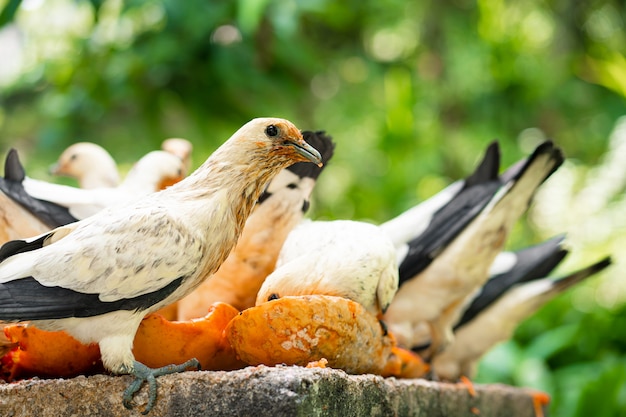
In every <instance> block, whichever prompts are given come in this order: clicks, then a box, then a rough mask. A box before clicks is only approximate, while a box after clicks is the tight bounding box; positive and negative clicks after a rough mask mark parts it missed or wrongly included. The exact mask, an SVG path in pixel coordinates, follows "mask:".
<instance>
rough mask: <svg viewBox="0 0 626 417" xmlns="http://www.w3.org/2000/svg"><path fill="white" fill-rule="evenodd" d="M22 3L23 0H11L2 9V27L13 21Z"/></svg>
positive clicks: (0, 18)
mask: <svg viewBox="0 0 626 417" xmlns="http://www.w3.org/2000/svg"><path fill="white" fill-rule="evenodd" d="M21 3H22V0H9V2H8V3H7V4H6V6H4V8H3V9H2V12H0V28H1V27H3V26H5V25H7V24H9V23H11V22H12V21H13V18H14V17H15V13H17V9H19V7H20V4H21Z"/></svg>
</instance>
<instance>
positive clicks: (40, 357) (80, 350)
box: [0, 303, 246, 381]
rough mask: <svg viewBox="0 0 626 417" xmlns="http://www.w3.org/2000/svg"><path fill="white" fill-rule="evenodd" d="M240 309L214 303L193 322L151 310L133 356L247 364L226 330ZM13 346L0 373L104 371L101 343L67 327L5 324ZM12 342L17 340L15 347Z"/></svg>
mask: <svg viewBox="0 0 626 417" xmlns="http://www.w3.org/2000/svg"><path fill="white" fill-rule="evenodd" d="M238 313H239V311H238V310H237V309H235V308H234V307H232V306H230V305H228V304H225V303H215V304H214V305H212V306H211V307H210V308H209V313H208V314H207V315H206V316H205V317H203V318H201V319H195V320H190V321H182V322H170V321H168V320H166V319H165V318H163V317H162V316H160V315H158V314H150V315H148V316H146V318H144V320H143V321H142V322H141V324H140V325H139V329H138V330H137V334H136V336H135V341H134V349H133V353H134V355H135V358H136V359H137V360H138V361H139V362H141V363H143V364H145V365H147V366H150V367H153V368H157V367H161V366H165V365H170V364H180V363H183V362H185V361H187V360H189V359H191V358H196V359H198V361H200V364H201V365H202V369H211V370H224V371H228V370H232V369H240V368H243V367H244V366H246V364H245V363H243V362H241V361H239V360H238V359H237V357H236V355H235V352H234V350H233V349H232V347H231V346H230V343H229V341H228V339H227V338H226V336H225V334H224V329H225V328H226V325H227V324H228V322H230V320H231V319H232V318H233V317H235V316H237V314H238ZM4 333H5V335H6V337H7V339H8V341H5V342H4V345H5V346H7V347H8V348H11V347H12V349H10V350H9V352H8V353H6V354H5V355H4V356H3V357H2V358H0V371H1V374H0V377H2V378H3V379H4V380H6V381H13V380H16V379H19V378H25V377H31V376H39V377H71V376H76V375H81V374H92V373H96V372H101V371H103V367H102V363H101V361H100V349H99V348H98V345H97V344H91V345H84V344H82V343H80V342H78V341H77V340H76V339H74V338H73V337H71V336H70V335H68V334H67V333H65V332H48V331H45V330H40V329H38V328H36V327H33V326H27V325H25V324H13V325H8V326H6V327H5V328H4ZM13 345H15V346H14V347H13Z"/></svg>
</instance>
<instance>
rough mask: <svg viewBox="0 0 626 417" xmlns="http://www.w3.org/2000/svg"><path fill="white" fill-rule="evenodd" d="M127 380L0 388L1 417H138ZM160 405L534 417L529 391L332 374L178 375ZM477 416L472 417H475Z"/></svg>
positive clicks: (169, 408)
mask: <svg viewBox="0 0 626 417" xmlns="http://www.w3.org/2000/svg"><path fill="white" fill-rule="evenodd" d="M130 381H131V378H130V377H129V376H121V377H112V376H107V375H94V376H90V377H84V376H81V377H77V378H72V379H51V380H41V379H32V380H25V381H20V382H18V383H13V384H0V415H1V416H3V417H9V416H11V417H17V416H39V417H49V416H50V417H52V416H54V417H57V416H102V417H108V416H139V415H141V414H140V411H141V410H142V409H143V404H145V402H146V400H147V395H146V393H147V390H146V388H145V386H144V387H143V388H142V389H141V391H140V393H139V394H137V395H136V396H135V401H136V402H137V403H139V404H141V405H139V406H137V407H136V408H135V409H134V410H132V411H129V410H126V409H125V408H124V407H123V406H122V404H121V397H122V391H123V390H124V389H125V388H126V386H127V385H128V384H129V383H130ZM157 381H158V384H159V391H158V392H159V397H158V400H157V404H156V406H155V407H154V409H153V410H152V411H151V412H150V413H149V414H148V415H149V416H153V417H156V416H181V417H183V416H184V417H189V416H254V417H266V416H267V417H282V416H285V417H294V416H306V417H311V416H341V417H349V416H355V417H357V416H416V417H422V416H424V417H426V416H428V417H438V416H442V417H443V416H447V417H456V416H473V415H479V416H480V417H488V416H511V417H533V416H535V412H534V407H533V400H532V393H533V391H531V390H525V389H519V388H513V387H509V386H505V385H476V386H475V389H476V396H475V397H472V396H471V395H470V393H469V391H468V389H467V387H466V386H464V385H461V384H446V383H436V382H430V381H426V380H422V379H412V380H403V379H395V378H382V377H379V376H375V375H348V374H346V373H345V372H343V371H340V370H335V369H328V368H326V369H320V368H310V369H309V368H302V367H295V366H279V367H266V366H257V367H248V368H245V369H242V370H239V371H231V372H210V371H200V372H185V373H183V374H178V375H167V376H163V377H159V378H158V379H157ZM476 413H479V414H476Z"/></svg>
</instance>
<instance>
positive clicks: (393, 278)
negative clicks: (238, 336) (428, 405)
mask: <svg viewBox="0 0 626 417" xmlns="http://www.w3.org/2000/svg"><path fill="white" fill-rule="evenodd" d="M334 149H335V144H334V143H333V142H332V140H331V138H330V137H329V136H327V135H326V134H325V133H324V132H310V131H305V132H301V131H300V130H299V129H297V128H296V127H295V126H294V125H293V124H292V123H290V122H289V121H287V120H284V119H275V118H261V119H254V120H252V121H250V122H249V123H247V124H245V125H244V126H243V127H242V128H241V129H239V130H238V131H237V132H235V134H233V136H232V137H231V138H230V139H228V140H227V141H226V142H225V143H224V144H223V145H222V146H221V147H220V148H218V149H217V150H216V151H215V152H214V153H213V154H212V155H211V156H210V157H209V158H208V159H207V161H206V162H205V163H203V164H202V165H201V166H200V167H199V168H198V169H197V170H196V171H195V172H193V173H191V174H190V175H189V176H186V173H187V171H188V170H189V167H190V165H191V164H190V154H191V145H190V144H189V143H188V142H186V141H184V140H180V139H174V140H168V141H166V142H164V144H163V150H162V151H154V152H151V153H149V154H147V155H146V156H145V157H144V158H142V159H141V160H140V161H139V162H138V163H137V164H136V165H135V166H134V167H133V169H132V170H131V171H130V172H129V174H128V175H127V176H126V178H125V179H124V181H123V182H119V176H118V173H117V167H116V165H115V162H114V161H113V159H112V158H111V156H110V155H109V154H108V153H107V152H106V151H104V150H103V149H102V148H100V147H98V146H97V145H94V144H87V143H80V144H76V145H73V146H72V147H70V148H68V149H67V150H66V151H65V152H64V153H63V154H62V155H61V157H60V158H59V162H58V164H57V165H56V166H55V167H54V171H55V172H57V173H59V174H63V175H67V176H72V177H74V178H76V179H77V180H78V181H79V184H80V188H75V187H69V186H62V185H57V184H52V183H48V182H43V181H39V180H35V179H32V178H29V177H27V176H26V175H25V172H24V169H23V168H22V166H21V164H20V162H19V160H18V158H17V153H16V152H15V151H13V150H12V151H10V152H9V154H8V156H7V160H6V164H5V176H4V178H0V191H2V193H4V195H5V196H7V197H8V198H7V199H4V200H0V201H2V204H4V205H6V204H14V205H15V206H16V207H18V208H19V209H20V210H22V209H23V210H25V212H26V214H24V215H28V216H32V217H34V218H35V222H39V224H40V227H39V231H38V232H37V233H39V234H38V235H36V236H34V237H30V236H31V235H34V234H33V233H30V234H29V232H30V231H31V230H33V228H32V224H33V222H32V221H31V222H30V225H31V226H30V227H31V228H29V229H28V231H23V230H19V222H14V223H13V224H11V225H7V227H6V228H7V229H10V228H13V231H12V233H10V234H8V238H10V239H12V240H9V241H8V242H6V243H4V245H3V246H2V247H0V320H3V321H29V322H31V323H32V325H35V326H37V327H40V328H43V329H49V330H65V331H67V332H68V333H69V334H71V335H72V336H74V337H75V338H76V339H78V340H79V341H81V342H83V343H98V344H99V346H100V351H101V354H102V360H103V364H104V366H105V368H106V369H108V370H109V371H111V372H113V373H127V374H130V375H132V376H134V377H135V380H134V382H133V383H132V384H131V386H129V387H128V389H127V390H126V391H125V392H124V396H123V403H124V405H125V406H126V407H128V408H130V407H131V401H132V398H133V395H134V393H135V392H136V391H138V390H139V388H140V387H141V385H142V384H143V382H147V383H148V384H149V385H150V387H151V390H150V398H149V403H148V406H147V409H146V412H147V411H149V410H150V409H151V408H152V406H153V405H154V403H155V401H156V382H155V378H154V377H155V376H158V375H162V374H164V373H171V372H180V371H183V370H185V369H188V368H189V367H199V364H198V363H197V361H189V362H188V363H185V364H181V365H177V366H170V367H166V368H167V369H165V368H160V369H150V368H148V367H146V366H144V365H143V364H141V363H139V362H137V361H136V360H135V359H134V357H133V354H132V343H133V338H134V335H135V332H136V330H137V328H138V326H139V323H140V322H141V320H142V319H143V317H145V316H146V315H147V314H148V313H151V312H156V311H159V312H163V314H167V315H168V316H169V317H172V318H176V319H178V320H187V319H192V318H198V317H202V316H204V315H205V314H206V312H207V309H208V307H209V306H210V305H211V304H212V303H213V302H216V301H222V302H226V303H229V304H231V305H233V306H234V307H236V308H237V309H239V310H244V309H246V308H249V307H252V306H254V305H255V304H257V305H258V304H260V303H265V302H271V301H272V300H275V299H278V298H282V297H285V296H298V295H311V294H322V295H332V296H340V297H345V298H348V299H350V300H353V301H356V302H358V303H360V304H361V305H362V306H363V307H364V308H365V309H366V310H367V311H369V312H370V313H372V314H374V315H376V316H377V317H378V319H379V320H380V322H381V325H382V326H383V328H384V329H385V331H389V332H390V333H392V334H393V335H394V336H395V338H396V340H397V343H398V345H399V346H401V347H404V348H407V349H412V350H413V351H415V352H418V353H419V354H420V356H422V357H423V358H425V359H426V360H428V361H429V363H430V365H431V372H432V375H433V377H435V378H438V379H444V380H457V379H458V378H459V377H461V376H471V375H472V374H473V372H474V367H475V365H476V363H477V361H478V359H479V358H480V357H481V356H482V355H483V354H485V353H486V352H487V351H488V350H489V349H490V348H491V347H492V346H494V345H495V344H496V343H498V342H500V341H503V340H506V339H507V338H509V337H510V336H511V335H512V333H513V331H514V329H515V328H516V326H517V325H518V324H519V323H520V322H521V321H522V320H524V319H525V318H526V317H528V316H530V315H531V314H532V313H534V312H535V311H536V310H537V309H538V308H540V307H541V306H542V305H543V304H545V303H546V302H547V301H548V300H550V299H551V298H552V297H554V296H555V295H557V294H559V293H560V292H562V291H563V290H565V289H567V288H569V287H571V286H572V285H574V284H576V283H578V282H580V281H582V280H583V279H585V278H587V277H589V276H591V275H593V274H595V273H597V272H598V271H600V270H602V269H604V268H606V267H607V266H608V265H610V263H611V261H610V258H609V257H607V258H605V259H602V260H600V261H599V262H597V263H595V264H593V265H590V266H588V267H586V268H584V269H582V270H579V271H576V272H573V273H571V274H569V275H567V276H564V277H562V278H559V279H552V278H548V275H549V274H550V273H551V271H552V270H553V269H554V268H556V266H557V265H558V264H559V263H560V262H561V261H562V260H563V258H564V257H565V256H566V255H567V249H566V248H565V247H564V236H557V237H555V238H552V239H550V240H548V241H546V242H544V243H541V244H538V245H536V246H533V247H529V248H526V249H523V250H520V251H517V252H507V251H504V250H503V249H504V246H505V244H506V240H507V236H508V234H509V232H510V231H511V229H512V228H513V226H514V224H515V222H516V221H517V220H518V219H519V217H520V216H521V215H522V214H523V213H524V212H525V211H526V210H527V208H528V206H529V204H530V203H531V200H532V197H533V195H534V193H535V191H536V189H537V188H538V187H539V186H540V185H541V184H542V183H543V182H544V181H545V180H546V179H547V178H548V177H549V176H550V175H551V174H552V173H553V172H554V171H556V170H557V169H558V168H559V166H560V165H561V164H562V162H563V155H562V152H561V150H560V149H559V148H558V147H556V146H555V145H554V144H553V143H552V142H545V143H542V144H540V145H539V146H538V147H537V148H536V149H535V151H534V152H533V153H532V154H531V155H530V156H529V157H528V158H526V159H524V160H522V161H519V162H518V163H517V164H514V165H513V166H511V167H509V168H508V169H506V170H505V171H504V172H502V173H500V152H499V147H498V144H497V143H495V142H494V143H492V144H490V145H489V146H488V148H487V150H486V152H485V154H484V157H483V159H482V160H481V162H480V163H479V164H478V166H477V168H476V169H475V171H474V172H473V173H472V174H471V175H469V176H468V177H467V178H465V179H463V180H460V181H457V182H455V183H453V184H451V185H450V186H448V187H447V188H445V189H444V190H442V191H441V192H440V193H438V194H436V195H435V196H433V197H432V198H431V199H429V200H427V201H425V202H422V203H421V204H419V205H417V206H415V207H413V208H411V209H409V210H408V211H406V212H405V213H402V214H401V215H399V216H398V217H396V218H394V219H391V220H389V221H387V222H385V223H383V224H381V225H374V224H370V223H365V222H359V221H351V220H335V221H311V220H305V219H304V217H305V213H306V212H307V210H308V208H309V199H310V196H311V193H312V191H313V189H314V186H315V182H316V180H317V178H318V176H319V175H320V174H321V172H322V171H323V169H324V167H325V166H326V164H327V163H328V162H329V160H330V159H331V158H332V155H333V152H334ZM158 190H161V191H159V192H156V191H158ZM15 203H18V204H15ZM34 230H37V228H35V229H34ZM20 234H21V236H20ZM5 240H7V239H5ZM207 278H210V279H207Z"/></svg>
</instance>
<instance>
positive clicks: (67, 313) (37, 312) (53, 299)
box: [0, 277, 183, 321]
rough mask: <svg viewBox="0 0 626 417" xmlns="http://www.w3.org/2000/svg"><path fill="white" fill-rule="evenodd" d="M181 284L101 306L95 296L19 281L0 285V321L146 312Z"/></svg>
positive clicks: (30, 281) (176, 281)
mask: <svg viewBox="0 0 626 417" xmlns="http://www.w3.org/2000/svg"><path fill="white" fill-rule="evenodd" d="M182 282H183V277H181V278H178V279H176V280H174V281H172V282H171V283H169V284H168V285H167V286H165V287H163V288H161V289H159V290H157V291H154V292H151V293H148V294H144V295H140V296H137V297H133V298H124V299H121V300H116V301H110V302H103V301H100V299H99V298H98V294H86V293H82V292H78V291H74V290H70V289H67V288H62V287H46V286H43V285H41V284H40V283H39V282H37V280H36V279H34V278H33V277H27V278H21V279H17V280H14V281H9V282H6V283H3V284H0V320H5V321H29V320H51V319H64V318H68V317H91V316H98V315H101V314H105V313H110V312H113V311H118V310H145V309H147V308H149V307H151V306H153V305H155V304H157V303H158V302H160V301H162V300H164V299H165V298H167V297H168V296H169V295H170V294H172V293H173V292H174V291H175V290H176V289H177V288H178V287H180V285H181V283H182Z"/></svg>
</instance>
